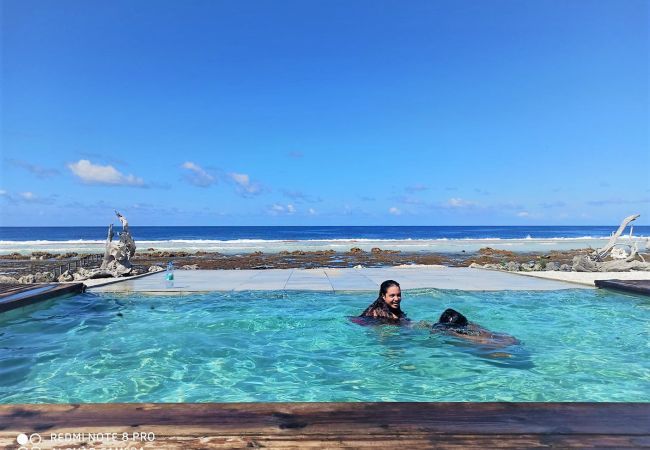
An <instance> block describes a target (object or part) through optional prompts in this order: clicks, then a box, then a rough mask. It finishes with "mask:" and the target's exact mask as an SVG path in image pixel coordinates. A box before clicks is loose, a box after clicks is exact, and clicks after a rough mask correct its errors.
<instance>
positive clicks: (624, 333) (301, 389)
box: [0, 289, 650, 403]
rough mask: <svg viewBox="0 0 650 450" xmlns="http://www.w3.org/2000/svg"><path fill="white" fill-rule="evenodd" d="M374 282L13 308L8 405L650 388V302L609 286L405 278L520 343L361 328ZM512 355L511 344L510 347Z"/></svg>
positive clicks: (622, 397) (3, 319)
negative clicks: (459, 285) (528, 287)
mask: <svg viewBox="0 0 650 450" xmlns="http://www.w3.org/2000/svg"><path fill="white" fill-rule="evenodd" d="M375 295H376V294H374V293H358V292H355V293H334V294H332V293H318V292H286V293H283V292H268V291H267V292H259V291H258V292H237V293H207V294H201V295H187V296H180V297H178V296H151V295H130V296H120V295H113V294H92V293H86V294H83V295H78V296H75V297H70V298H65V299H58V300H56V301H51V302H48V303H47V304H43V305H41V306H39V307H32V308H30V309H27V310H23V311H19V312H15V313H9V314H5V315H2V316H0V403H39V402H54V403H57V402H208V401H215V402H242V401H256V402H261V401H625V402H631V401H647V400H648V398H649V397H650V344H649V342H650V339H649V338H650V299H647V298H643V297H636V296H630V295H623V294H614V293H611V292H607V291H590V290H564V291H550V292H549V291H546V292H521V291H519V292H516V291H501V292H465V291H441V290H434V289H426V290H417V291H406V292H405V293H404V301H403V309H404V310H405V311H406V312H407V313H408V315H409V316H410V317H411V318H412V319H414V320H416V321H417V320H430V321H435V320H436V319H437V317H438V316H439V314H440V313H441V312H442V311H443V310H444V309H445V308H447V307H453V308H455V309H457V310H459V311H461V312H463V313H464V314H465V315H466V316H467V317H468V318H469V319H470V320H472V321H475V322H477V323H479V324H481V325H483V326H485V327H487V328H489V329H491V330H494V331H501V332H506V333H509V334H512V335H514V336H516V337H517V338H519V339H520V340H521V342H522V344H521V345H518V346H513V347H508V348H506V349H497V350H494V349H488V348H483V347H481V346H476V345H473V344H470V343H468V342H465V341H460V340H458V339H455V338H451V337H448V336H442V335H437V334H431V333H430V331H429V330H428V329H426V328H417V327H415V328H405V327H394V326H374V327H363V326H359V325H357V324H354V323H351V322H350V321H349V320H348V319H347V316H350V315H356V314H359V313H360V312H361V311H362V310H363V309H364V308H365V307H366V306H367V305H368V304H369V303H370V302H371V301H372V300H373V299H374V297H375ZM504 356H508V357H504Z"/></svg>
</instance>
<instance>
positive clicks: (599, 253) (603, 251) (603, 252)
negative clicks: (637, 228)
mask: <svg viewBox="0 0 650 450" xmlns="http://www.w3.org/2000/svg"><path fill="white" fill-rule="evenodd" d="M640 215H641V214H632V215H631V216H627V217H626V218H625V219H623V222H621V225H620V226H619V227H618V230H616V233H614V234H613V235H612V237H611V238H609V242H608V243H607V245H605V246H604V247H603V248H600V249H598V250H596V251H595V252H594V253H593V255H594V256H595V259H596V260H597V261H602V260H603V259H604V258H605V257H607V255H608V254H609V252H611V250H612V249H613V248H614V247H615V246H616V244H617V241H618V238H619V237H620V236H621V234H623V231H625V228H627V226H628V225H629V224H630V223H631V222H634V221H635V220H636V219H638V218H639V216H640ZM630 239H632V226H631V225H630Z"/></svg>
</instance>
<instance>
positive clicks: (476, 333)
mask: <svg viewBox="0 0 650 450" xmlns="http://www.w3.org/2000/svg"><path fill="white" fill-rule="evenodd" d="M432 332H438V333H444V334H449V335H451V336H455V337H458V338H461V339H465V340H467V341H471V342H475V343H477V344H483V345H489V346H494V347H506V346H508V345H514V344H519V340H518V339H516V338H514V337H512V336H510V335H509V334H504V333H494V332H492V331H490V330H488V329H486V328H483V327H482V326H480V325H477V324H475V323H472V322H470V321H468V320H467V317H465V316H464V315H462V314H461V313H459V312H458V311H456V310H453V309H451V308H448V309H446V310H445V312H443V313H442V315H441V316H440V319H439V320H438V323H436V324H435V325H434V326H433V328H432Z"/></svg>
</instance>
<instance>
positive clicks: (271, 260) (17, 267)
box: [0, 247, 650, 283]
mask: <svg viewBox="0 0 650 450" xmlns="http://www.w3.org/2000/svg"><path fill="white" fill-rule="evenodd" d="M591 251H592V249H576V250H567V251H549V252H545V253H538V252H534V253H516V252H511V251H507V250H498V249H493V248H490V247H485V248H482V249H480V250H479V251H478V252H475V253H465V252H461V253H454V254H442V253H422V252H418V253H409V252H399V251H395V250H382V249H380V248H373V249H372V250H371V251H369V252H367V251H364V250H361V249H360V248H356V247H355V248H351V249H350V250H349V251H347V252H335V251H333V250H329V251H314V252H305V251H301V250H297V251H293V252H288V251H284V252H280V253H262V252H254V253H244V254H238V255H224V254H221V253H216V252H200V251H199V252H196V253H188V252H170V251H157V250H156V249H154V248H149V249H147V251H144V252H139V253H136V254H135V256H134V257H133V258H132V260H131V261H132V263H133V267H134V270H133V275H137V274H142V273H146V272H150V271H158V270H163V267H165V266H166V265H167V263H168V262H169V261H174V265H175V267H176V269H180V270H198V269H226V270H237V269H255V270H263V269H291V268H302V269H310V268H317V267H339V268H343V267H359V266H360V267H385V266H399V265H445V266H450V267H477V268H478V267H480V268H485V269H493V270H504V271H525V272H529V271H543V270H546V271H550V270H561V271H571V270H572V261H573V259H574V257H576V256H584V255H587V254H589V253H590V252H591ZM84 256H87V255H82V254H76V253H66V254H50V253H43V252H35V253H33V254H32V255H30V256H27V255H20V254H15V253H14V254H11V255H0V283H47V282H55V281H59V282H67V281H83V280H85V279H88V278H98V277H102V276H104V275H102V274H101V272H97V271H96V270H95V271H93V270H92V269H96V268H97V267H99V265H98V264H97V265H96V266H86V267H75V268H74V269H71V270H66V271H62V273H61V274H60V275H59V273H58V271H57V272H56V274H55V270H56V268H60V267H61V265H62V264H64V265H65V264H67V263H70V262H71V261H78V260H79V259H80V258H82V257H84ZM647 256H648V258H649V259H650V255H647ZM59 271H60V269H59Z"/></svg>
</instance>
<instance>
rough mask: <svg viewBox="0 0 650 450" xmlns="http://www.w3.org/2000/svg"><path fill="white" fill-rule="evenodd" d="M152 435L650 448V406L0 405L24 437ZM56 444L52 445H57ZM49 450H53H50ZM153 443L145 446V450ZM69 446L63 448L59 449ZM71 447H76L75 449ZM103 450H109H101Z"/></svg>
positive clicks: (3, 419)
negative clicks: (109, 433)
mask: <svg viewBox="0 0 650 450" xmlns="http://www.w3.org/2000/svg"><path fill="white" fill-rule="evenodd" d="M34 432H38V433H40V434H41V435H42V436H50V434H51V433H66V432H68V433H81V432H85V433H89V432H104V433H106V432H115V433H120V434H121V433H123V432H126V433H131V434H132V433H133V432H140V433H154V434H155V436H156V439H155V441H154V442H149V443H138V445H139V446H142V447H143V448H156V449H159V448H170V449H172V448H174V449H175V448H186V449H195V448H196V449H198V448H241V447H246V446H249V447H275V448H280V447H281V448H316V447H329V448H344V447H347V448H350V447H354V448H363V447H374V448H376V447H378V446H381V445H385V446H386V447H389V448H390V447H393V448H394V447H396V446H400V447H405V448H430V447H432V446H435V447H438V448H489V447H501V448H521V447H533V448H534V447H538V448H539V447H542V448H543V447H549V446H554V447H564V448H566V447H573V448H580V447H590V448H593V447H603V448H606V447H610V448H640V447H650V404H648V403H193V404H187V403H183V404H131V403H129V404H81V405H1V406H0V445H5V446H6V445H10V443H11V441H12V440H14V442H15V439H16V435H17V434H18V433H34ZM49 443H50V444H51V443H52V442H49ZM43 444H44V445H41V448H43V449H44V448H52V447H54V446H55V445H50V446H49V447H48V446H47V445H46V444H48V442H44V443H43ZM145 444H146V445H145ZM59 447H61V445H59ZM68 447H69V446H68ZM95 447H96V448H101V447H98V446H97V445H95Z"/></svg>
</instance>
